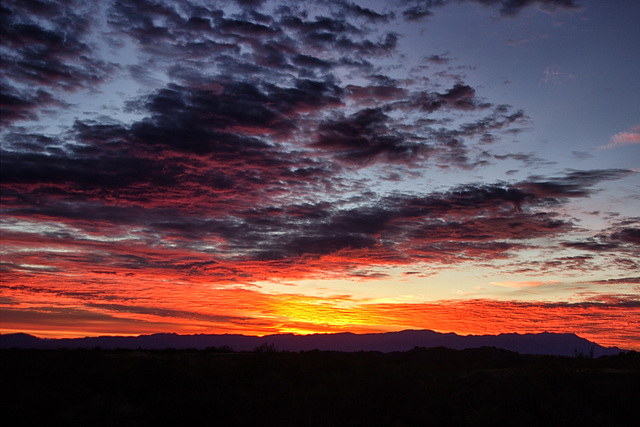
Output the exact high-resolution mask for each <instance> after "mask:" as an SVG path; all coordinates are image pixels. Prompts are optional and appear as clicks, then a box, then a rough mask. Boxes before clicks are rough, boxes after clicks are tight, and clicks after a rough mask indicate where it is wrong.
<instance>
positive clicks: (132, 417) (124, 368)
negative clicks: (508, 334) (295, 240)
mask: <svg viewBox="0 0 640 427" xmlns="http://www.w3.org/2000/svg"><path fill="white" fill-rule="evenodd" d="M0 355H1V365H0V366H1V367H0V373H1V378H0V381H1V384H2V386H1V402H2V418H3V419H4V420H11V425H86V426H89V425H91V426H99V425H118V426H125V425H126V426H138V425H139V426H144V425H153V426H158V425H196V426H198V425H211V426H216V425H224V426H226V425H228V426H242V425H251V426H271V425H274V426H332V425H333V426H360V425H362V426H365V425H366V426H377V425H382V426H413V425H416V426H417V425H420V426H429V425H434V426H440V425H473V426H483V425H492V426H494V425H514V426H516V425H517V426H541V425H545V426H549V425H557V426H560V425H562V426H565V425H582V426H585V425H602V426H637V425H640V405H639V403H638V402H640V354H639V353H637V352H634V351H630V352H620V353H618V354H616V355H608V356H601V357H590V355H579V356H576V357H567V356H551V355H533V354H520V353H516V352H512V351H508V350H503V349H498V348H495V347H481V348H473V349H466V350H453V349H449V348H444V347H435V348H421V347H416V348H414V349H413V350H409V351H402V352H387V353H383V352H376V351H359V352H339V351H318V350H313V351H299V352H286V351H276V350H275V348H274V347H273V346H272V345H268V344H265V345H261V346H260V347H258V348H256V349H255V350H254V351H243V352H234V351H233V350H231V348H229V347H210V348H207V349H200V350H198V349H181V350H176V349H164V350H141V349H139V350H132V349H101V348H94V349H57V350H42V349H40V350H38V349H17V348H14V349H3V350H0Z"/></svg>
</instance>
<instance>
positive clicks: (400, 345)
mask: <svg viewBox="0 0 640 427" xmlns="http://www.w3.org/2000/svg"><path fill="white" fill-rule="evenodd" d="M96 347H100V348H102V349H117V348H122V349H147V350H161V349H167V348H173V349H191V348H192V349H200V350H202V349H206V348H212V347H217V348H222V347H225V348H231V349H232V350H234V351H253V350H255V349H258V348H263V349H275V350H278V351H311V350H323V351H344V352H356V351H380V352H385V353H386V352H393V351H408V350H411V349H413V348H415V347H425V348H431V347H447V348H451V349H454V350H464V349H467V348H478V347H496V348H502V349H505V350H509V351H515V352H518V353H522V354H540V355H556V356H578V355H583V356H590V357H599V356H605V355H613V354H618V353H620V352H623V351H625V350H622V349H620V348H618V347H603V346H601V345H599V344H596V343H594V342H591V341H589V340H587V339H585V338H581V337H579V336H577V335H575V334H572V333H552V332H541V333H535V334H534V333H527V334H518V333H503V334H498V335H458V334H455V333H452V332H450V333H440V332H435V331H431V330H414V329H407V330H403V331H398V332H384V333H368V334H354V333H352V332H340V333H320V334H310V335H295V334H291V333H285V334H272V335H265V336H262V337H259V336H252V335H242V334H193V335H179V334H176V333H155V334H150V335H138V336H107V335H105V336H98V337H84V338H59V339H52V338H38V337H36V336H33V335H29V334H25V333H14V334H2V335H0V349H9V348H24V349H27V348H32V349H62V348H68V349H75V348H88V349H90V348H96Z"/></svg>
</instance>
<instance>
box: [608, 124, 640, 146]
mask: <svg viewBox="0 0 640 427" xmlns="http://www.w3.org/2000/svg"><path fill="white" fill-rule="evenodd" d="M635 144H640V125H637V126H634V127H632V128H631V129H630V130H628V131H624V132H618V133H616V134H615V135H613V136H612V137H611V139H610V140H609V143H608V144H606V145H601V146H599V147H598V149H599V150H610V149H612V148H617V147H624V146H626V145H635Z"/></svg>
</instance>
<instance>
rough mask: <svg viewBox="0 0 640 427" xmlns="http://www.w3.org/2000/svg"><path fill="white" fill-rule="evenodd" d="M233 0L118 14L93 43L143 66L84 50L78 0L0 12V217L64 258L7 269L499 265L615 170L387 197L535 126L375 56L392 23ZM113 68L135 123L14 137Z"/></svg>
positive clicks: (228, 277)
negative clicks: (377, 188) (128, 51)
mask: <svg viewBox="0 0 640 427" xmlns="http://www.w3.org/2000/svg"><path fill="white" fill-rule="evenodd" d="M445 3H447V2H445V1H427V2H417V3H414V4H413V6H412V8H410V9H408V10H407V11H405V13H404V17H405V18H406V19H409V20H412V19H419V18H420V17H423V16H426V15H427V14H430V13H431V12H430V9H431V8H433V7H436V6H441V5H443V4H445ZM483 3H485V4H486V5H488V6H494V7H500V8H501V9H500V10H501V11H502V13H503V14H504V15H513V14H514V13H516V12H517V11H518V10H520V9H521V8H522V7H525V6H528V5H531V4H538V5H543V6H557V7H563V8H572V7H573V2H559V1H558V2H550V1H547V2H545V1H536V2H532V1H521V2H510V1H509V2H507V1H485V2H483ZM238 5H239V6H240V9H235V10H234V11H233V12H229V11H228V10H227V11H223V10H221V9H219V8H218V7H208V6H207V5H200V4H195V3H191V2H171V1H166V2H154V1H146V0H143V1H124V0H122V1H115V2H112V3H111V4H109V5H107V6H105V8H106V11H107V12H106V13H107V17H108V20H107V22H106V23H105V27H104V32H101V33H100V35H103V36H104V37H105V40H106V42H108V43H110V45H109V46H111V47H113V48H114V49H115V48H116V47H118V46H122V45H124V44H127V43H131V44H133V45H135V47H136V48H138V49H139V50H138V51H137V52H138V53H139V55H140V57H139V58H137V59H139V61H138V62H136V63H135V64H134V65H127V66H126V67H119V66H116V65H114V64H111V63H109V62H106V61H104V60H101V59H100V58H99V56H98V55H94V52H93V47H94V45H95V43H96V42H95V40H94V39H92V37H93V36H95V34H93V33H92V31H93V29H92V25H93V24H96V23H95V22H93V21H92V19H94V18H92V15H91V14H89V13H86V14H84V13H83V14H81V13H80V10H82V11H84V10H85V9H78V10H76V9H74V8H75V7H76V6H77V5H76V3H74V2H72V1H70V2H9V3H6V4H5V5H4V6H3V7H4V9H3V11H4V15H3V20H4V21H3V27H2V31H3V33H2V35H3V37H2V38H3V42H2V43H3V46H4V47H6V50H7V52H9V54H10V56H7V57H6V58H5V57H4V56H3V61H5V62H6V67H5V66H3V71H2V73H3V77H4V80H3V83H2V86H1V90H2V95H3V96H2V106H1V107H2V120H3V126H4V125H5V123H6V124H7V126H6V127H7V128H8V130H7V131H6V132H5V133H4V134H3V147H2V150H3V151H2V156H1V162H2V174H1V183H2V198H3V216H5V215H6V217H7V218H9V219H10V221H13V223H14V224H19V223H21V222H38V221H40V222H43V223H53V224H56V227H54V229H53V230H52V229H44V231H38V232H25V231H20V232H18V231H16V232H15V234H12V235H11V238H12V239H14V240H13V241H15V242H16V244H19V243H20V242H22V243H20V244H24V242H26V241H29V239H36V237H34V236H37V239H39V240H37V239H36V240H37V242H36V241H34V242H32V243H33V244H34V245H35V244H36V243H37V244H45V243H46V244H47V245H52V247H58V246H60V247H63V250H60V251H57V252H56V251H53V252H51V253H47V254H42V253H40V254H38V255H37V256H35V255H33V254H28V253H24V254H16V255H13V256H12V259H11V260H9V261H8V263H7V264H6V265H8V266H9V267H7V269H9V270H16V271H17V270H20V271H23V270H25V269H24V268H22V269H20V268H19V266H20V265H40V264H46V265H45V267H42V268H43V269H45V268H49V269H48V270H46V271H48V272H50V273H53V272H58V271H64V270H65V269H80V270H83V269H84V270H87V269H89V268H91V271H97V270H96V268H95V266H96V265H100V266H101V268H100V270H101V271H111V272H113V274H115V275H119V274H123V272H125V273H126V274H139V273H140V272H142V271H151V272H162V273H163V274H164V273H166V274H168V273H167V272H170V273H171V274H173V273H175V274H176V276H179V275H180V274H185V275H186V276H189V277H191V276H200V275H209V276H210V277H213V278H215V280H219V281H223V282H225V283H227V282H232V281H234V280H241V278H243V279H242V280H245V279H246V280H247V281H248V280H251V279H256V278H257V277H261V276H260V275H261V274H262V275H264V274H265V273H264V271H262V270H261V268H264V266H265V265H268V266H269V268H271V269H272V272H271V274H272V275H273V277H289V276H290V275H292V276H295V274H302V273H300V272H303V273H304V274H315V273H313V272H314V271H333V272H339V273H341V274H346V273H345V272H353V271H357V274H356V273H353V274H355V275H358V276H362V277H364V276H367V277H372V276H376V275H381V276H383V275H384V274H383V273H377V272H372V271H367V269H368V268H370V267H371V266H375V265H397V264H410V263H419V262H422V261H425V260H429V261H430V262H434V263H436V264H437V263H453V262H465V261H470V260H476V261H478V260H485V259H491V258H495V257H498V258H507V257H511V256H513V254H515V253H517V252H518V251H521V250H523V249H525V248H527V247H529V246H531V245H533V243H531V240H533V239H537V238H540V237H559V236H565V235H567V234H569V233H570V232H571V231H573V230H574V229H575V224H574V223H573V222H572V220H569V219H566V218H562V217H560V216H559V215H558V214H556V213H555V212H554V210H553V209H554V208H555V207H557V206H562V205H563V204H564V203H566V201H567V200H568V199H570V198H580V197H588V196H590V195H592V194H593V193H594V192H595V191H596V188H597V185H598V184H599V183H601V182H603V181H607V180H615V179H621V178H622V177H624V176H626V174H627V173H628V171H624V170H594V171H570V172H568V173H566V174H565V175H561V176H558V177H551V178H548V177H543V176H534V177H531V178H529V179H527V180H523V181H520V182H515V183H514V182H511V183H494V184H486V185H482V184H478V183H469V184H468V185H457V186H453V187H452V188H450V189H449V190H442V189H439V190H435V189H429V188H426V187H424V188H422V187H421V188H422V189H421V192H420V193H409V192H403V191H400V190H397V188H401V186H400V185H399V184H400V183H402V181H403V180H405V179H415V178H416V177H418V176H426V175H427V174H428V172H429V171H430V170H432V168H433V166H437V167H439V168H443V169H444V168H462V169H474V168H477V169H479V168H481V167H482V166H484V165H486V164H488V162H489V161H497V160H516V161H520V162H522V163H523V164H524V165H525V166H532V165H537V164H540V162H541V161H542V160H541V159H538V158H537V157H535V156H534V155H532V154H522V153H502V154H495V153H493V152H492V151H490V147H493V146H488V144H489V143H493V142H496V141H498V140H499V139H500V137H501V135H502V134H503V133H506V132H511V133H515V132H518V131H520V130H521V129H522V128H523V127H525V126H526V125H527V123H528V117H527V116H526V114H525V113H524V112H523V111H519V110H513V109H512V108H511V107H509V106H504V105H495V104H492V103H491V102H489V101H485V100H484V99H483V98H482V93H481V91H480V90H477V89H476V88H474V87H472V86H470V85H469V84H467V83H465V82H463V81H462V80H459V81H457V82H456V83H455V84H453V85H452V86H450V87H448V88H442V89H440V88H439V87H438V86H433V85H431V84H430V82H429V81H428V80H426V79H425V80H420V81H410V80H403V79H399V78H396V77H393V74H392V73H391V72H389V70H388V68H385V67H380V66H378V65H375V64H376V63H378V62H379V61H378V59H379V58H380V57H383V56H386V55H392V54H394V55H395V54H397V48H398V42H399V38H398V35H396V34H395V33H392V32H386V31H384V29H380V28H377V27H376V25H377V24H380V23H384V22H388V21H389V20H391V19H394V15H393V14H391V13H379V12H376V11H374V10H372V9H367V8H364V7H362V6H359V5H357V4H355V3H352V2H348V1H338V2H328V3H325V2H319V3H318V5H317V7H318V8H319V9H318V10H317V11H316V12H317V13H315V14H313V15H311V14H309V13H305V12H304V11H303V10H301V9H300V7H299V6H294V5H291V6H279V7H276V8H275V9H273V10H271V9H268V8H267V7H262V6H265V5H263V2H259V1H242V2H238ZM322 8H324V9H322ZM101 31H102V30H101ZM92 40H93V41H92ZM118 43H120V44H118ZM426 60H427V62H430V63H436V64H444V63H446V62H447V61H448V58H447V57H446V56H444V55H431V56H427V58H426ZM167 64H168V65H167ZM3 65H4V63H3ZM121 71H122V72H125V71H126V73H127V74H126V75H127V76H132V77H133V78H135V79H136V80H137V81H139V82H142V83H144V85H146V87H147V89H146V90H147V91H146V92H144V93H135V94H127V107H126V108H125V109H124V110H123V111H118V113H122V115H123V116H127V115H130V116H128V118H127V120H128V121H127V122H126V123H124V122H119V121H117V120H116V119H114V118H109V117H107V116H105V115H101V116H91V117H90V118H87V117H85V116H78V117H83V118H77V119H75V121H74V122H72V123H71V124H70V126H68V127H67V128H65V129H64V131H62V132H61V133H60V134H58V135H56V136H53V135H51V134H45V133H44V132H42V133H39V132H38V130H37V129H35V128H34V129H26V130H25V129H19V128H13V127H12V126H14V125H15V124H16V123H18V122H20V121H24V120H33V119H38V118H40V117H41V115H42V114H44V113H45V112H46V111H47V109H51V108H61V107H64V106H66V104H64V103H62V102H61V101H60V99H62V98H61V95H60V94H61V93H62V92H68V91H74V90H75V91H77V90H81V89H86V88H89V87H91V88H93V87H94V86H95V87H98V86H99V84H100V83H103V82H105V81H106V80H107V79H108V78H110V76H112V75H114V74H115V73H118V72H121ZM387 73H388V74H387ZM101 114H102V113H101ZM478 143H480V144H483V145H482V148H481V149H478ZM359 173H362V175H361V176H358V174H359ZM379 176H383V177H386V179H387V180H388V182H393V183H396V184H398V186H397V187H395V188H396V190H395V192H393V191H390V192H388V193H385V194H376V193H375V192H374V191H373V190H371V189H370V188H368V187H369V186H371V185H372V183H373V184H375V183H376V182H377V181H380V180H378V179H377V177H379ZM123 236H124V237H123ZM563 238H564V237H563ZM121 240H124V241H126V242H127V243H126V244H122V243H118V242H120V241H121ZM566 240H567V241H566V242H565V243H564V247H566V248H572V249H580V250H587V251H591V252H598V251H600V252H604V251H613V250H615V249H616V248H618V249H620V248H627V247H629V246H631V245H637V240H638V238H637V227H636V226H635V225H633V224H627V225H624V226H623V225H620V226H618V227H617V228H615V229H612V230H609V231H608V235H607V236H605V237H600V236H596V237H594V240H581V241H569V239H566ZM134 246H135V248H134V249H132V247H134ZM69 247H73V248H75V249H77V251H71V250H68V249H69ZM625 250H626V249H625ZM31 257H35V258H38V257H39V259H35V258H31ZM323 257H324V258H327V259H329V258H330V261H326V260H323ZM561 263H564V264H567V265H568V264H571V263H573V264H576V265H577V261H571V262H569V261H562V262H561ZM54 264H55V267H54ZM573 264H572V265H573ZM47 266H48V267H47ZM354 266H356V267H354ZM38 268H40V267H33V268H31V269H30V270H29V274H35V273H37V271H38V270H37V269H38ZM51 268H55V270H51ZM25 271H26V270H25ZM96 274H97V273H96ZM101 274H102V273H101ZM105 274H106V273H105ZM256 280H257V279H256ZM111 309H113V310H116V311H117V307H112V308H111ZM146 314H149V313H146ZM181 316H186V314H184V313H182V314H181Z"/></svg>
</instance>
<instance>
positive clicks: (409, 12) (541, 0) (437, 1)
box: [399, 0, 582, 21]
mask: <svg viewBox="0 0 640 427" xmlns="http://www.w3.org/2000/svg"><path fill="white" fill-rule="evenodd" d="M460 1H469V2H473V3H479V4H482V5H485V6H487V7H496V8H499V10H500V15H502V16H505V17H513V16H516V15H517V14H518V13H520V11H521V10H522V9H525V8H527V7H531V6H538V7H540V8H541V9H544V10H547V11H555V10H556V9H562V10H581V9H582V7H581V6H580V3H579V1H576V0H460ZM399 3H400V4H402V5H410V4H413V6H411V7H408V8H407V9H405V10H404V11H403V17H404V19H405V20H407V21H418V20H422V19H424V18H427V17H430V16H432V15H433V12H432V9H433V8H437V7H442V6H445V5H447V4H450V3H453V1H451V0H399Z"/></svg>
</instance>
